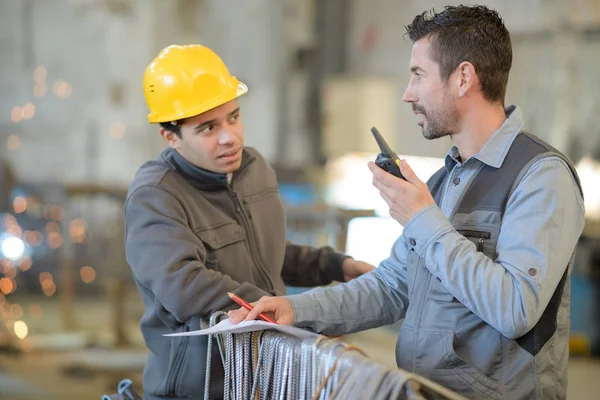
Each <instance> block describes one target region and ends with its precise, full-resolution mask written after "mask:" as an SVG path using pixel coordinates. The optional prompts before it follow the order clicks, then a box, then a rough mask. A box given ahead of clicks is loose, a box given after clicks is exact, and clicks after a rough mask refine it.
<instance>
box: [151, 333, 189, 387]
mask: <svg viewBox="0 0 600 400" xmlns="http://www.w3.org/2000/svg"><path fill="white" fill-rule="evenodd" d="M188 331H189V327H188V326H187V325H185V327H184V329H183V330H182V332H188ZM168 339H169V340H172V343H171V346H170V350H169V360H168V369H167V376H166V377H165V380H164V382H163V384H162V385H160V386H159V387H158V389H156V390H155V391H154V395H156V396H164V397H174V396H177V397H181V396H183V395H184V393H182V391H183V390H182V388H181V382H182V380H183V379H184V378H185V377H184V374H183V373H182V371H183V366H184V365H185V362H186V358H187V355H188V350H189V341H190V337H189V336H180V337H171V338H168Z"/></svg>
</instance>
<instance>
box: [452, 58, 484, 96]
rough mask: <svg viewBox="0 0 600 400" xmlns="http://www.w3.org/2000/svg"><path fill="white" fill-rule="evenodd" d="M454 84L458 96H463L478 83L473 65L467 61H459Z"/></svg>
mask: <svg viewBox="0 0 600 400" xmlns="http://www.w3.org/2000/svg"><path fill="white" fill-rule="evenodd" d="M456 85H457V89H458V97H464V96H466V95H467V93H468V92H469V91H470V90H472V89H473V88H474V87H477V86H478V85H479V80H478V78H477V73H476V72H475V66H474V65H473V64H471V63H470V62H468V61H463V62H462V63H460V65H459V66H458V68H456Z"/></svg>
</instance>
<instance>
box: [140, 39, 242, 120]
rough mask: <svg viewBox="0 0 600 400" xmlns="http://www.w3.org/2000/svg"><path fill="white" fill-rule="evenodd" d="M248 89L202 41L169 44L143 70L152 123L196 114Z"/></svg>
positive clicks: (149, 117)
mask: <svg viewBox="0 0 600 400" xmlns="http://www.w3.org/2000/svg"><path fill="white" fill-rule="evenodd" d="M247 91H248V87H247V86H246V85H245V84H243V83H242V82H240V81H238V80H237V78H236V77H235V76H231V74H230V73H229V70H228V69H227V66H225V63H223V60H221V58H220V57H219V56H218V55H217V54H216V53H215V52H213V51H212V50H211V49H209V48H208V47H206V46H202V45H196V44H194V45H187V46H175V45H173V46H169V47H167V48H165V49H163V50H162V51H161V52H160V53H159V54H158V56H157V57H156V58H155V59H154V60H153V61H152V62H151V63H150V65H148V67H147V68H146V72H145V73H144V95H145V96H146V103H147V104H148V108H149V109H150V113H149V114H148V122H150V123H160V122H171V121H177V120H180V119H182V118H188V117H193V116H195V115H198V114H202V113H203V112H206V111H208V110H211V109H213V108H215V107H218V106H220V105H222V104H225V103H227V102H228V101H230V100H233V99H235V98H236V97H239V96H241V95H243V94H244V93H246V92H247Z"/></svg>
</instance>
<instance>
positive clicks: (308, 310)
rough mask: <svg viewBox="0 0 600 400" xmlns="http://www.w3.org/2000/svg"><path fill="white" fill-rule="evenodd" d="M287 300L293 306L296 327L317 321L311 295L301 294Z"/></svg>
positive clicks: (287, 297) (291, 296)
mask: <svg viewBox="0 0 600 400" xmlns="http://www.w3.org/2000/svg"><path fill="white" fill-rule="evenodd" d="M285 298H286V299H287V300H288V301H289V302H290V303H291V304H292V309H293V310H294V326H298V327H302V326H303V324H307V323H308V324H310V323H312V322H314V321H315V320H316V316H315V311H314V310H315V308H314V307H313V304H312V299H311V297H310V296H309V295H307V294H306V293H300V294H293V295H290V296H285Z"/></svg>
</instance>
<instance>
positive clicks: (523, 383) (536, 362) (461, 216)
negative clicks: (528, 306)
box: [396, 132, 581, 399]
mask: <svg viewBox="0 0 600 400" xmlns="http://www.w3.org/2000/svg"><path fill="white" fill-rule="evenodd" d="M549 156H555V157H559V158H561V159H562V160H564V161H565V162H566V164H567V165H568V166H569V168H570V170H571V172H572V174H573V177H574V179H575V182H577V185H578V187H579V190H580V191H581V185H580V183H579V179H578V177H577V173H576V171H575V168H574V167H573V165H572V164H571V163H570V162H569V161H568V160H567V158H566V157H565V156H564V155H562V154H561V153H560V152H559V151H558V150H556V149H554V148H553V147H551V146H550V145H548V144H547V143H545V142H544V141H542V140H541V139H539V138H537V137H535V136H534V135H531V134H528V133H524V132H521V133H520V134H518V135H517V137H516V139H515V140H514V142H513V143H512V145H511V147H510V150H509V151H508V154H507V155H506V158H505V160H504V162H503V164H502V167H501V168H493V167H490V166H488V165H484V166H483V167H482V169H481V170H480V171H479V173H478V174H477V175H476V176H475V177H474V178H473V180H472V181H471V184H470V186H469V187H468V188H467V189H466V190H465V192H464V195H463V197H462V199H461V200H459V201H458V202H457V206H456V207H455V210H454V211H453V213H452V214H451V215H450V216H449V220H450V222H451V223H452V225H453V227H454V228H455V229H456V230H457V231H458V232H459V233H461V234H462V235H463V236H465V237H466V238H468V239H469V240H471V241H472V242H474V244H475V245H476V246H477V249H478V250H479V251H481V252H482V253H483V254H485V255H486V256H488V257H489V258H491V259H492V260H496V259H497V257H498V254H497V252H496V243H497V240H498V235H499V233H500V227H501V224H502V218H503V215H504V212H505V210H506V205H507V202H508V199H509V198H510V196H511V194H512V192H513V191H514V189H515V188H516V186H517V184H518V183H519V182H520V180H521V178H522V177H523V175H524V174H525V173H526V172H527V170H528V169H529V167H530V166H531V165H532V164H533V163H535V162H536V161H538V160H540V159H541V158H544V157H549ZM447 174H448V171H447V169H446V168H445V167H442V168H441V169H440V170H439V171H438V172H437V173H435V174H434V175H433V176H432V177H431V178H430V179H429V181H428V183H427V185H428V187H429V190H430V191H431V194H432V196H433V197H434V199H435V201H436V203H437V205H438V206H440V205H441V198H442V196H443V183H444V182H445V181H446V178H447ZM531 212H536V210H533V209H532V210H531ZM572 264H573V257H571V261H570V262H569V265H568V266H567V268H566V269H565V273H564V275H563V277H562V279H561V281H560V283H559V285H558V287H557V288H556V290H555V291H554V294H553V296H552V298H551V300H550V302H549V304H548V306H547V307H546V309H545V311H544V313H543V315H542V317H541V319H540V320H539V322H538V323H537V324H536V325H535V327H534V328H533V329H532V330H530V331H529V332H528V333H527V334H525V335H524V336H522V337H520V338H517V339H509V338H506V337H504V336H503V335H502V334H500V333H499V332H498V331H497V330H496V329H494V328H493V327H491V326H490V325H488V324H487V323H486V322H485V321H483V320H482V319H481V318H479V317H478V316H477V315H476V314H474V313H473V312H471V311H470V310H469V309H468V308H467V307H465V306H464V305H463V304H461V303H460V302H459V301H458V300H457V299H455V298H454V297H453V296H452V294H450V293H449V292H448V290H447V289H446V288H445V287H444V286H443V284H442V283H441V282H440V281H439V280H438V279H436V277H435V276H434V275H432V274H431V273H430V272H429V271H428V270H427V268H426V266H425V262H424V260H423V259H422V258H421V257H419V255H418V254H416V252H414V251H411V252H410V254H409V259H408V265H410V266H411V268H409V269H408V295H409V299H410V303H411V307H409V309H408V310H407V313H406V316H405V320H404V322H403V323H402V327H401V331H400V335H399V338H398V343H397V346H396V357H397V362H398V366H399V367H401V368H404V369H407V370H411V371H414V372H416V373H418V374H420V375H423V376H425V377H428V378H429V379H431V380H433V381H435V382H437V383H440V384H442V385H443V386H446V387H448V388H451V389H452V390H454V391H456V392H458V393H460V394H462V395H464V396H466V397H467V398H470V399H472V398H491V399H500V398H506V399H517V398H519V399H521V398H565V397H566V386H567V385H566V380H567V364H568V352H569V349H568V341H569V305H570V284H569V279H568V278H569V276H570V272H571V268H572ZM412 266H415V267H412ZM455 268H460V265H457V266H455ZM416 282H418V288H415V283H416ZM490 301H493V299H490ZM507 312H511V310H507ZM449 327H450V329H448V328H449ZM433 365H435V366H436V368H435V369H425V368H427V367H421V366H429V368H431V366H433ZM547 380H552V381H554V382H547ZM542 383H543V384H542ZM544 388H545V389H544ZM541 391H544V392H543V393H542V392H541ZM545 391H548V392H545Z"/></svg>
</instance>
